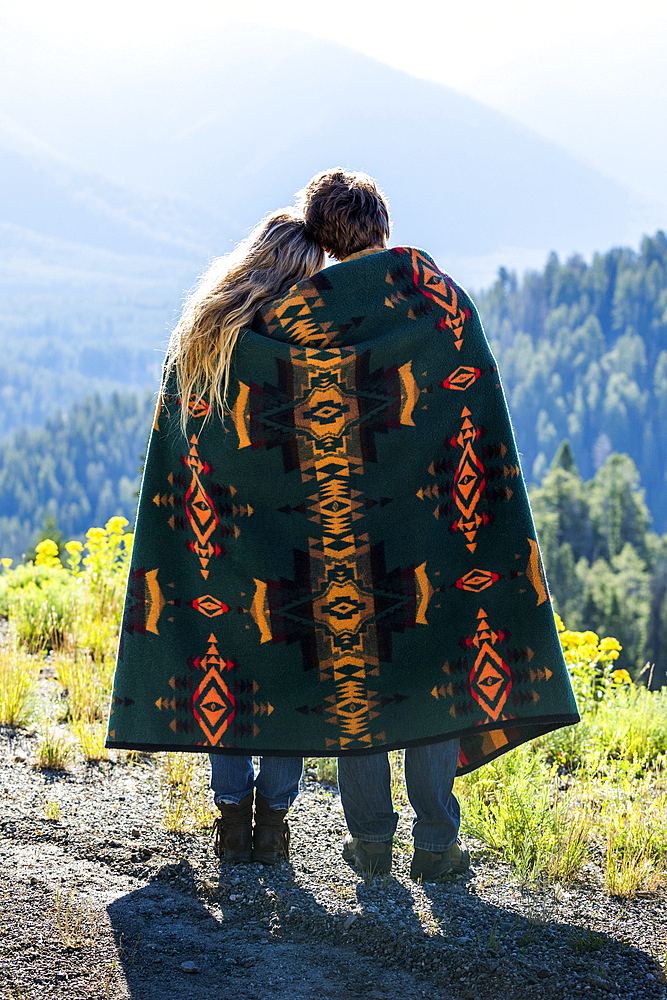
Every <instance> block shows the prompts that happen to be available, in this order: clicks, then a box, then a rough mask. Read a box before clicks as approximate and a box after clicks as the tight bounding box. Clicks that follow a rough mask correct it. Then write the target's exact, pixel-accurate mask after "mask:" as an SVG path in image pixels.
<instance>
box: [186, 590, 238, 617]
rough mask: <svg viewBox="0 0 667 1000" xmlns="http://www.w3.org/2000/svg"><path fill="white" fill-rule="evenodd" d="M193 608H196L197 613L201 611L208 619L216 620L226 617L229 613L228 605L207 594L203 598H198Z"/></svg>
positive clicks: (193, 603)
mask: <svg viewBox="0 0 667 1000" xmlns="http://www.w3.org/2000/svg"><path fill="white" fill-rule="evenodd" d="M192 607H193V608H196V610H197V611H201V613H202V614H203V615H206V617H207V618H216V617H217V616H218V615H224V614H225V613H226V612H227V611H229V608H228V607H227V605H226V604H223V602H222V601H219V600H218V598H217V597H211V595H210V594H205V595H204V596H203V597H196V598H195V600H194V601H193V602H192Z"/></svg>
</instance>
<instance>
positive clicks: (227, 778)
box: [209, 753, 303, 809]
mask: <svg viewBox="0 0 667 1000" xmlns="http://www.w3.org/2000/svg"><path fill="white" fill-rule="evenodd" d="M209 759H210V761H211V788H212V789H213V795H214V798H215V804H216V805H219V804H221V803H223V802H227V803H233V804H234V805H238V804H239V802H240V801H241V799H244V798H245V797H246V795H249V794H250V793H251V792H252V790H253V787H254V788H256V789H257V791H258V792H259V794H260V795H263V796H264V798H265V799H268V801H269V808H270V809H289V807H290V806H291V804H292V803H293V802H294V800H295V798H296V797H297V795H298V794H299V781H300V780H301V774H302V772H303V757H260V758H259V773H258V775H257V777H255V771H254V768H253V766H252V757H236V756H228V755H227V754H220V753H211V754H209Z"/></svg>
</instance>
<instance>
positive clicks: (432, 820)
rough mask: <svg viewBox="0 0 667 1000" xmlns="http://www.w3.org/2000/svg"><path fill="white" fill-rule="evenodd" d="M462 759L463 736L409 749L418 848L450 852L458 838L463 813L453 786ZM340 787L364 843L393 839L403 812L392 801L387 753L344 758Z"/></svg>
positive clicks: (349, 817)
mask: <svg viewBox="0 0 667 1000" xmlns="http://www.w3.org/2000/svg"><path fill="white" fill-rule="evenodd" d="M458 759H459V741H458V740H447V741H446V742H444V743H431V744H429V745H428V746H422V747H408V749H407V750H406V751H405V784H406V785H407V789H408V798H409V799H410V805H411V806H412V808H413V809H414V811H415V813H416V816H415V819H414V820H413V822H412V836H413V837H414V841H415V847H420V848H421V849H422V850H426V851H446V850H447V849H448V848H450V847H451V846H452V844H454V843H455V842H456V838H457V836H458V832H459V826H460V823H461V811H460V808H459V803H458V801H457V799H456V798H455V796H454V795H453V793H452V786H453V784H454V776H455V774H456V767H457V764H458ZM338 787H339V788H340V798H341V802H342V805H343V811H344V812H345V819H346V821H347V828H348V830H349V831H350V833H351V834H352V836H353V837H358V838H359V840H361V841H363V842H365V843H381V842H383V841H384V842H386V841H390V840H391V839H392V837H393V836H394V833H395V831H396V824H397V823H398V813H396V812H395V811H394V806H393V803H392V801H391V769H390V766H389V757H388V755H387V754H386V753H377V754H368V755H367V756H364V757H348V756H345V757H339V758H338Z"/></svg>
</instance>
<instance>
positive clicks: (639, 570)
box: [531, 442, 667, 687]
mask: <svg viewBox="0 0 667 1000" xmlns="http://www.w3.org/2000/svg"><path fill="white" fill-rule="evenodd" d="M531 504H532V507H533V515H534V517H535V526H536V528H537V533H538V537H539V540H540V546H541V549H542V556H543V559H544V564H545V568H546V572H547V578H548V580H549V588H550V590H551V595H552V598H553V602H554V606H555V608H556V610H557V611H558V612H559V614H560V615H561V617H562V618H563V620H564V621H565V622H566V623H567V627H568V628H571V629H584V630H585V629H592V630H593V631H595V632H597V633H598V634H599V635H612V636H614V637H615V638H617V639H618V640H619V642H620V643H621V644H622V646H623V652H622V654H621V659H620V660H619V666H623V667H625V668H626V669H627V670H629V671H630V673H631V674H632V675H633V676H636V674H637V672H638V671H639V670H641V668H642V667H643V665H644V664H646V663H647V662H648V663H652V664H655V669H654V671H653V676H652V682H653V685H652V686H653V687H656V686H657V687H659V686H660V685H662V684H664V683H665V682H667V535H663V536H662V537H659V536H658V535H657V534H655V532H653V531H650V530H649V524H650V515H649V512H648V509H647V507H646V503H645V502H644V490H643V489H642V488H641V485H640V480H639V473H638V472H637V469H636V467H635V465H634V463H633V462H632V459H630V458H629V457H628V456H627V455H616V454H614V455H610V456H609V458H608V459H607V461H606V462H605V464H604V465H603V466H602V467H601V468H600V469H599V470H598V471H597V473H596V474H595V476H594V478H593V479H590V480H589V481H588V482H584V481H583V480H582V478H581V476H580V475H579V472H578V470H577V467H576V465H575V463H574V459H573V457H572V452H571V450H570V446H569V444H567V442H566V443H565V444H563V445H562V446H561V448H560V449H559V451H558V453H557V455H556V457H555V459H554V462H553V465H552V467H551V469H550V470H549V471H548V473H547V475H546V476H545V479H544V482H543V484H542V486H541V487H540V488H539V489H533V490H532V491H531ZM649 670H650V668H649ZM645 680H648V671H647V676H646V677H645Z"/></svg>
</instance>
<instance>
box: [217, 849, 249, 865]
mask: <svg viewBox="0 0 667 1000" xmlns="http://www.w3.org/2000/svg"><path fill="white" fill-rule="evenodd" d="M220 860H221V861H226V862H227V863H228V864H230V865H249V864H250V863H251V861H252V860H253V858H252V851H228V850H227V849H226V848H223V850H222V854H221V855H220Z"/></svg>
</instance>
